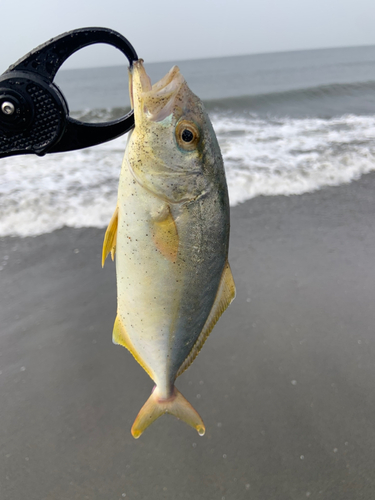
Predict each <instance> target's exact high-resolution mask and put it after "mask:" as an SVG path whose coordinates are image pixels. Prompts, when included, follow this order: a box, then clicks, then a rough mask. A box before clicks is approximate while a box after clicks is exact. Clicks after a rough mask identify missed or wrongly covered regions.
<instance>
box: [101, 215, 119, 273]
mask: <svg viewBox="0 0 375 500" xmlns="http://www.w3.org/2000/svg"><path fill="white" fill-rule="evenodd" d="M117 226H118V207H116V210H115V211H114V213H113V215H112V218H111V220H110V221H109V224H108V227H107V230H106V232H105V235H104V242H103V252H102V267H103V266H104V262H105V259H106V258H107V255H108V254H109V253H110V252H111V256H112V260H114V258H115V251H116V241H117Z"/></svg>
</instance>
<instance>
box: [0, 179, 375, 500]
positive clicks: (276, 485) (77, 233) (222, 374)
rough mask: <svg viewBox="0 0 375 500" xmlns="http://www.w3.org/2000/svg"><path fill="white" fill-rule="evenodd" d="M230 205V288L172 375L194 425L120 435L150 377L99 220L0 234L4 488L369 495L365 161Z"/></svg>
mask: <svg viewBox="0 0 375 500" xmlns="http://www.w3.org/2000/svg"><path fill="white" fill-rule="evenodd" d="M231 216H232V230H231V247H230V263H231V267H232V271H233V275H234V277H235V281H236V285H237V298H236V300H235V301H234V303H233V304H232V305H231V306H230V307H229V309H228V310H227V311H226V312H225V314H224V315H223V317H222V318H221V319H220V321H219V323H218V325H217V326H216V327H215V329H214V331H213V332H212V334H211V336H210V338H209V339H208V341H207V343H206V344H205V346H204V348H203V350H202V352H201V353H200V355H199V356H198V358H197V359H196V361H195V362H194V364H193V365H192V367H191V368H189V370H188V371H187V372H185V374H183V375H182V376H181V377H180V378H179V379H178V381H177V384H176V385H177V387H178V388H179V389H180V390H181V392H182V393H183V394H184V395H185V397H186V398H187V399H188V400H189V401H190V402H191V403H192V404H193V405H194V407H195V408H196V409H197V410H198V411H199V413H200V414H201V416H202V418H203V420H204V422H205V424H206V429H207V430H206V435H205V436H204V437H199V436H198V434H197V433H196V432H195V431H194V430H193V429H191V428H189V427H188V426H186V424H184V423H182V422H179V421H178V420H177V419H175V418H174V417H172V416H169V415H166V416H164V417H162V418H160V419H159V420H158V421H157V422H155V423H154V424H153V425H152V426H151V427H150V428H149V429H148V430H147V431H146V432H145V433H144V435H142V437H141V438H140V439H139V440H137V441H136V440H134V439H133V438H132V436H131V434H130V427H131V424H132V422H133V420H134V418H135V417H136V415H137V413H138V411H139V409H140V408H141V406H142V405H143V403H144V402H145V401H146V399H147V398H148V396H149V395H150V392H151V389H152V386H153V383H152V381H151V380H150V379H149V377H148V376H147V375H146V373H145V372H144V371H143V370H142V368H141V367H140V366H139V365H138V364H137V363H136V361H135V360H134V359H133V358H132V356H131V355H130V354H129V353H128V352H127V351H126V350H125V349H124V348H122V347H119V346H115V345H113V344H112V340H111V336H112V326H113V321H114V319H115V313H116V287H115V266H114V264H113V263H112V262H110V261H107V263H106V265H105V268H104V269H103V270H102V269H101V265H100V256H101V245H102V239H103V234H104V230H101V229H67V228H64V229H61V230H58V231H55V232H54V233H51V234H46V235H42V236H38V237H35V238H26V239H20V238H2V239H1V240H0V266H2V267H3V269H2V271H1V273H0V280H1V287H0V303H1V309H0V325H1V327H0V499H1V500H16V499H21V498H27V500H52V499H56V500H75V499H77V500H84V499H90V500H91V499H95V500H96V499H98V500H99V499H100V500H107V499H112V500H117V499H120V500H122V499H123V498H125V499H152V500H158V499H167V500H169V499H170V500H172V499H173V500H178V499H184V500H185V499H186V500H187V499H189V500H191V499H195V500H200V499H202V500H203V499H208V500H211V499H217V500H224V499H225V500H232V499H236V500H242V499H251V500H265V499H275V500H290V499H292V500H297V499H298V500H301V499H304V498H310V499H335V500H338V499H339V500H346V499H347V500H356V499H366V500H367V499H370V498H372V497H373V496H374V491H375V472H374V456H375V344H374V341H375V331H374V330H375V307H374V298H375V271H374V270H375V175H372V174H370V175H367V176H364V177H363V178H362V179H361V180H359V181H357V182H354V183H352V184H350V185H345V186H340V187H333V188H326V189H323V190H321V191H319V192H316V193H312V194H304V195H301V196H290V197H282V196H280V197H258V198H255V199H253V200H250V201H248V202H246V203H244V204H242V205H240V206H238V207H235V208H234V209H232V212H231ZM6 256H8V259H6ZM2 262H3V264H2Z"/></svg>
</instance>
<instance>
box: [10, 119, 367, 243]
mask: <svg viewBox="0 0 375 500" xmlns="http://www.w3.org/2000/svg"><path fill="white" fill-rule="evenodd" d="M211 117H212V121H213V125H214V128H215V130H216V133H217V137H218V140H219V143H220V146H221V149H222V153H223V158H224V163H225V168H226V173H227V181H228V187H229V196H230V201H231V205H232V206H233V205H236V204H238V203H241V202H244V201H246V200H248V199H250V198H253V197H255V196H258V195H266V196H272V195H292V194H302V193H306V192H311V191H315V190H317V189H321V188H323V187H324V186H336V185H340V184H343V183H348V182H351V181H352V180H354V179H358V178H359V177H360V176H361V175H362V174H364V173H367V172H370V171H372V170H374V169H375V116H357V115H346V116H341V117H335V118H329V119H322V118H298V119H297V118H259V117H256V116H252V115H247V116H246V115H238V116H236V115H233V114H230V113H225V112H213V113H212V114H211ZM125 145H126V137H124V136H123V137H120V138H118V139H116V140H114V141H111V142H109V143H106V144H102V145H99V146H96V147H93V148H88V149H86V150H81V151H73V152H70V153H60V154H52V155H47V156H45V157H43V158H39V157H37V156H17V157H10V158H3V159H1V160H0V235H1V236H5V235H18V236H31V235H37V234H41V233H47V232H50V231H53V230H54V229H58V228H60V227H62V226H70V227H90V226H93V227H105V226H106V225H107V224H108V221H109V220H110V218H111V216H112V213H113V210H114V208H115V206H116V198H117V187H118V178H119V174H120V168H121V162H122V157H123V153H124V150H125Z"/></svg>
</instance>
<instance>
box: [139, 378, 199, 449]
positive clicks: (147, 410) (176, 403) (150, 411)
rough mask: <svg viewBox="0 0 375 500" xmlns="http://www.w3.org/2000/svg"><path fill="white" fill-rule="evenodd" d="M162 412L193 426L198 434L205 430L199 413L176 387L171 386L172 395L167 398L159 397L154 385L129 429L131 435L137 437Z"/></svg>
mask: <svg viewBox="0 0 375 500" xmlns="http://www.w3.org/2000/svg"><path fill="white" fill-rule="evenodd" d="M164 413H170V414H171V415H174V416H175V417H177V418H178V419H180V420H183V421H184V422H186V423H187V424H188V425H190V426H191V427H194V429H196V430H197V431H198V434H199V435H200V436H203V435H204V433H205V431H206V429H205V427H204V423H203V421H202V419H201V417H200V416H199V414H198V413H197V412H196V411H195V410H194V408H193V407H192V406H191V404H190V403H189V401H187V399H185V398H184V396H183V395H182V394H181V392H180V391H178V389H177V388H176V387H174V388H173V395H172V397H171V398H168V399H160V394H159V391H158V388H157V387H155V389H154V391H153V392H152V394H151V396H150V397H149V398H148V400H147V401H146V403H145V404H144V405H143V406H142V408H141V411H140V412H139V413H138V415H137V418H136V419H135V421H134V424H133V426H132V430H131V432H132V435H133V437H134V438H135V439H138V438H139V436H140V435H141V434H142V433H143V432H144V431H145V430H146V429H147V427H148V426H149V425H151V424H152V422H154V421H155V420H156V419H157V418H159V417H160V416H161V415H163V414H164Z"/></svg>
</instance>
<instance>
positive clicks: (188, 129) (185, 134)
mask: <svg viewBox="0 0 375 500" xmlns="http://www.w3.org/2000/svg"><path fill="white" fill-rule="evenodd" d="M199 138H200V136H199V129H198V127H197V126H196V125H195V123H194V122H191V121H188V120H181V121H179V122H178V123H177V126H176V140H177V144H178V145H179V146H180V147H181V148H182V149H185V151H193V150H194V149H195V148H196V147H197V144H198V142H199Z"/></svg>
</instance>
